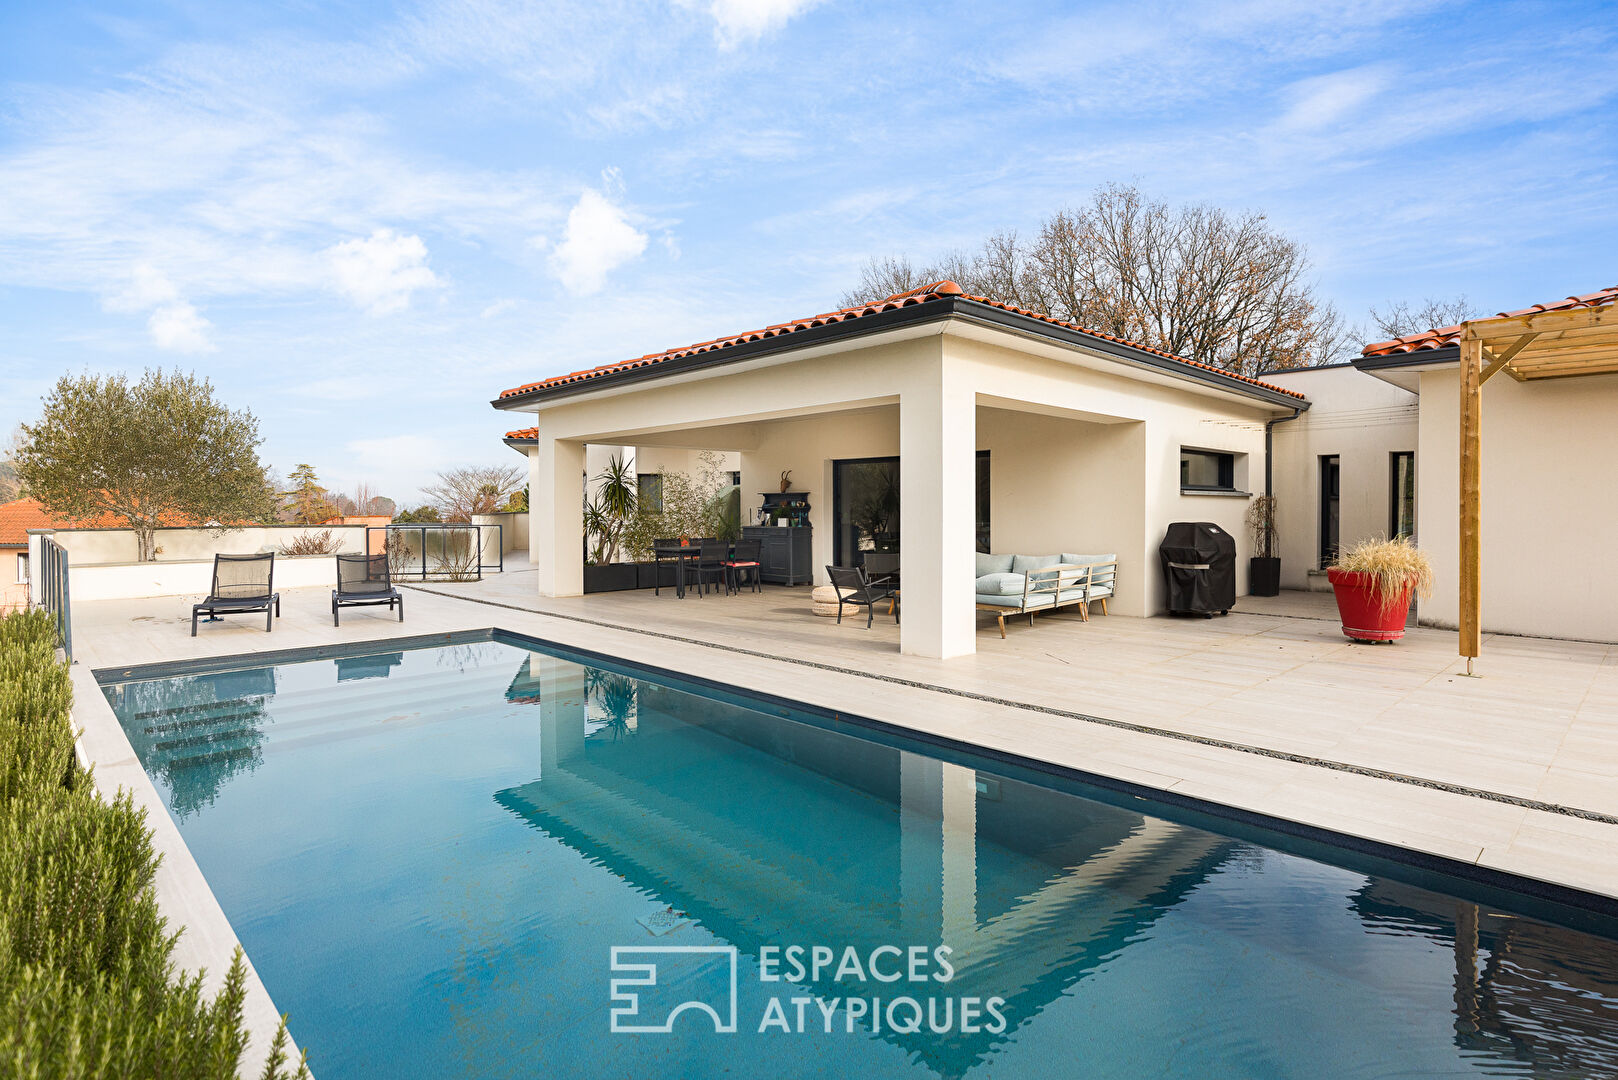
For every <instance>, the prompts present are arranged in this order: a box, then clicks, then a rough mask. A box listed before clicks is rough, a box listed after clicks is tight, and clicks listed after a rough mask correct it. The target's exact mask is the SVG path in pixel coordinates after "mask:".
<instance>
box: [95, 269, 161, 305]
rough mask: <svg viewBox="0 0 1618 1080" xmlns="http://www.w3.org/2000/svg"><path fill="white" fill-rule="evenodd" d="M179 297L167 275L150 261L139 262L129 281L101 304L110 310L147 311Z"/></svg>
mask: <svg viewBox="0 0 1618 1080" xmlns="http://www.w3.org/2000/svg"><path fill="white" fill-rule="evenodd" d="M179 298H180V293H179V290H177V289H176V288H175V287H174V283H173V282H172V281H170V280H169V279H168V277H167V275H165V274H164V273H163V272H162V271H161V270H159V269H157V268H156V267H154V266H153V265H151V264H150V263H137V264H136V265H135V268H134V269H133V270H131V271H130V273H129V283H128V284H127V285H125V286H124V287H123V288H122V289H120V290H118V291H117V292H115V293H112V294H111V295H109V296H108V297H107V298H106V299H105V300H104V301H102V304H101V306H102V307H104V308H106V309H107V310H108V311H118V312H125V313H129V312H137V311H146V310H148V309H150V308H152V307H154V306H156V305H158V304H167V303H171V302H173V301H175V300H178V299H179Z"/></svg>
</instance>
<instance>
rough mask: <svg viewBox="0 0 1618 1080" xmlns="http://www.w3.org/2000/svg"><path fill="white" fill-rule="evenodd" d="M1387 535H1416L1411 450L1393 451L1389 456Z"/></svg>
mask: <svg viewBox="0 0 1618 1080" xmlns="http://www.w3.org/2000/svg"><path fill="white" fill-rule="evenodd" d="M1388 535H1389V536H1390V537H1400V536H1405V537H1409V536H1414V535H1416V454H1415V451H1413V450H1398V451H1395V452H1394V453H1393V454H1392V455H1391V458H1390V465H1389V476H1388Z"/></svg>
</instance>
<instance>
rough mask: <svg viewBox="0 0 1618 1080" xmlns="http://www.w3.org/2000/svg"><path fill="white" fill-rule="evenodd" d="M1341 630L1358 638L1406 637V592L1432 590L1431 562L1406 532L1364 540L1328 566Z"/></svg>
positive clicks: (1419, 593) (1423, 594)
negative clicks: (1385, 537) (1340, 619)
mask: <svg viewBox="0 0 1618 1080" xmlns="http://www.w3.org/2000/svg"><path fill="white" fill-rule="evenodd" d="M1326 577H1327V579H1328V580H1329V581H1330V582H1331V585H1332V592H1333V593H1335V594H1336V596H1337V613H1338V615H1340V616H1341V617H1342V620H1343V633H1344V634H1345V635H1346V636H1348V637H1351V638H1353V639H1354V640H1356V641H1395V640H1397V639H1398V638H1402V637H1404V634H1405V619H1406V618H1407V617H1408V616H1409V614H1410V597H1411V596H1412V595H1416V596H1419V597H1421V598H1422V599H1424V600H1425V599H1426V598H1427V597H1429V596H1431V595H1432V594H1433V564H1432V563H1431V562H1430V561H1429V560H1428V558H1427V554H1426V552H1424V551H1421V550H1420V549H1419V548H1417V547H1416V545H1414V544H1412V543H1411V542H1410V541H1409V540H1408V539H1406V538H1405V537H1402V536H1401V537H1395V538H1394V539H1392V540H1380V539H1373V540H1362V541H1361V542H1360V543H1358V544H1356V545H1354V546H1353V547H1352V548H1349V549H1348V550H1347V551H1345V552H1343V553H1342V554H1341V555H1340V556H1339V557H1338V559H1337V563H1336V565H1335V566H1332V567H1330V568H1328V569H1327V571H1326Z"/></svg>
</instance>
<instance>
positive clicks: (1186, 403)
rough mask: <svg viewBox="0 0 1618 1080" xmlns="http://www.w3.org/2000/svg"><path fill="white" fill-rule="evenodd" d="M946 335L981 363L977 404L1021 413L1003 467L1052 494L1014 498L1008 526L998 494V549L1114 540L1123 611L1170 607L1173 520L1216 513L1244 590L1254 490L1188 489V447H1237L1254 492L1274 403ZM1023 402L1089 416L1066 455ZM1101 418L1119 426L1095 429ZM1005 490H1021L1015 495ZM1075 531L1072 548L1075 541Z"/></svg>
mask: <svg viewBox="0 0 1618 1080" xmlns="http://www.w3.org/2000/svg"><path fill="white" fill-rule="evenodd" d="M946 342H947V343H948V345H947V347H948V350H949V354H950V355H951V356H952V357H956V358H959V360H960V361H961V362H963V363H965V364H967V365H969V366H970V367H971V369H972V370H973V372H974V376H973V380H974V384H975V385H976V386H977V388H978V394H979V403H980V404H991V405H996V406H998V407H1001V408H1006V409H1011V410H1012V411H1014V412H1016V413H1017V414H1018V416H1017V417H1016V418H1015V419H1013V421H1012V424H1013V427H1014V432H1013V438H1014V439H1015V440H1016V443H1014V445H1015V444H1017V443H1020V445H1021V446H1022V447H1023V448H1024V455H1025V456H1023V457H1021V459H1020V460H1019V457H1018V456H1017V455H1013V454H1005V455H1002V458H1001V462H995V454H994V448H993V446H992V445H990V446H989V447H988V449H989V450H990V461H991V462H995V464H992V465H991V470H992V473H993V475H994V476H996V477H1000V476H1009V475H1011V474H1021V476H1022V477H1025V478H1026V479H1023V480H1018V481H1016V483H1017V484H1019V485H1023V484H1027V485H1042V484H1043V486H1044V487H1045V490H1044V492H1043V497H1038V498H1019V499H1016V500H1015V502H1016V505H1017V507H1019V509H1018V510H1014V511H1010V510H1009V509H1008V513H1007V515H1006V519H1007V524H1006V529H1005V530H1004V531H1002V529H1001V526H1000V521H1001V517H1000V510H999V507H1000V506H1001V505H1002V497H1001V496H1000V495H998V494H994V493H991V499H993V500H994V502H993V504H992V505H991V515H992V518H993V520H992V522H991V529H992V536H991V546H992V547H994V549H995V550H996V551H998V552H1006V551H1014V550H1019V549H1024V550H1026V548H1036V549H1048V550H1053V551H1070V552H1075V553H1083V554H1089V553H1101V552H1108V551H1116V552H1117V553H1118V599H1117V603H1116V605H1114V610H1117V611H1118V612H1120V613H1122V614H1126V615H1154V614H1159V613H1161V612H1163V611H1165V610H1166V609H1167V605H1166V602H1165V599H1164V590H1163V578H1162V571H1161V569H1160V566H1159V562H1158V554H1157V549H1158V545H1159V544H1161V543H1162V540H1163V534H1164V533H1165V532H1166V531H1167V529H1168V526H1169V524H1170V523H1171V522H1175V521H1209V522H1213V523H1214V524H1216V525H1218V526H1219V527H1220V528H1222V529H1224V530H1226V531H1227V532H1229V533H1230V534H1231V535H1232V536H1233V537H1234V538H1235V540H1236V593H1237V595H1238V596H1242V595H1245V594H1246V592H1247V559H1248V556H1249V555H1250V554H1251V544H1250V543H1249V541H1248V539H1247V535H1246V530H1245V529H1244V528H1243V525H1242V519H1243V517H1244V516H1245V515H1246V513H1247V504H1248V498H1246V497H1243V496H1241V495H1236V496H1233V495H1208V494H1182V492H1181V490H1180V450H1181V448H1182V447H1195V448H1197V449H1203V450H1218V451H1223V452H1228V453H1231V454H1234V455H1235V465H1236V475H1235V484H1236V487H1237V488H1238V489H1239V490H1240V491H1242V492H1244V493H1245V492H1250V491H1251V490H1252V484H1253V483H1254V482H1258V483H1262V481H1263V476H1264V421H1265V420H1266V419H1267V418H1268V417H1270V416H1272V415H1275V413H1276V410H1275V409H1273V408H1267V407H1265V406H1263V405H1261V404H1259V403H1258V402H1253V403H1252V404H1250V405H1249V404H1244V403H1242V402H1240V401H1237V400H1234V399H1231V398H1227V397H1225V396H1223V395H1217V396H1216V395H1213V394H1208V393H1203V392H1199V391H1198V390H1196V389H1195V388H1193V387H1192V386H1191V385H1188V384H1186V383H1185V382H1183V381H1173V382H1167V381H1163V382H1160V381H1149V380H1148V379H1146V378H1142V377H1130V376H1126V375H1124V374H1121V373H1119V374H1115V373H1114V372H1113V371H1111V370H1095V369H1092V368H1088V367H1075V366H1074V365H1072V364H1069V363H1064V362H1062V361H1061V360H1057V359H1053V358H1049V357H1042V356H1031V355H1029V354H1028V353H1027V352H1025V351H1023V350H1021V349H1012V348H1008V347H1006V346H1003V345H997V344H989V343H986V342H983V341H978V340H972V339H958V338H956V337H954V336H951V337H949V338H947V339H946ZM1007 399H1014V401H1008V400H1007ZM1014 402H1025V403H1039V405H1038V406H1037V407H1038V408H1040V409H1041V410H1042V411H1044V412H1045V413H1046V414H1047V415H1054V416H1057V417H1059V418H1062V419H1069V420H1078V421H1083V423H1080V424H1078V425H1076V426H1073V427H1070V428H1068V429H1067V431H1068V433H1069V434H1068V436H1067V437H1068V439H1069V440H1071V441H1070V442H1069V444H1068V445H1067V447H1066V453H1065V454H1064V455H1062V456H1061V457H1057V456H1056V455H1055V454H1053V453H1052V452H1051V450H1050V449H1049V448H1047V447H1045V446H1044V445H1042V444H1041V443H1040V442H1039V441H1038V440H1037V439H1034V438H1033V437H1032V433H1034V432H1036V431H1039V430H1041V426H1040V425H1039V417H1038V415H1037V414H1033V415H1029V416H1028V417H1027V419H1026V422H1025V423H1020V421H1022V420H1023V417H1022V414H1023V413H1025V412H1027V411H1028V408H1030V407H1034V406H1028V407H1024V408H1018V407H1017V406H1016V405H1015V404H1014ZM1103 427H1110V428H1115V429H1116V430H1107V431H1097V430H1095V429H1096V428H1103ZM1017 429H1021V430H1020V431H1018V430H1017ZM1046 430H1051V429H1048V428H1047V429H1046ZM1054 430H1056V431H1059V430H1060V429H1054ZM981 441H982V438H981V436H980V442H981ZM1103 454H1104V455H1106V456H1104V457H1103V456H1099V455H1103ZM1062 458H1065V462H1064V461H1063V460H1062ZM1056 470H1060V471H1056ZM1043 476H1048V477H1050V481H1049V483H1045V482H1044V481H1042V479H1041V477H1043ZM991 483H992V481H991ZM997 488H998V486H997V485H996V489H997ZM1012 490H1017V488H1013V489H1012ZM1006 501H1007V502H1009V501H1011V500H1010V497H1009V496H1008V497H1007V499H1006ZM1040 519H1043V520H1040ZM1053 542H1056V543H1057V546H1056V547H1054V548H1052V547H1051V546H1050V545H1051V544H1052V543H1053ZM1069 542H1072V543H1074V547H1067V546H1066V545H1067V544H1068V543H1069Z"/></svg>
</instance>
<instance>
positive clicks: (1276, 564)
mask: <svg viewBox="0 0 1618 1080" xmlns="http://www.w3.org/2000/svg"><path fill="white" fill-rule="evenodd" d="M1247 591H1248V593H1249V594H1251V595H1253V596H1279V595H1280V594H1281V560H1280V559H1248V560H1247Z"/></svg>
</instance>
